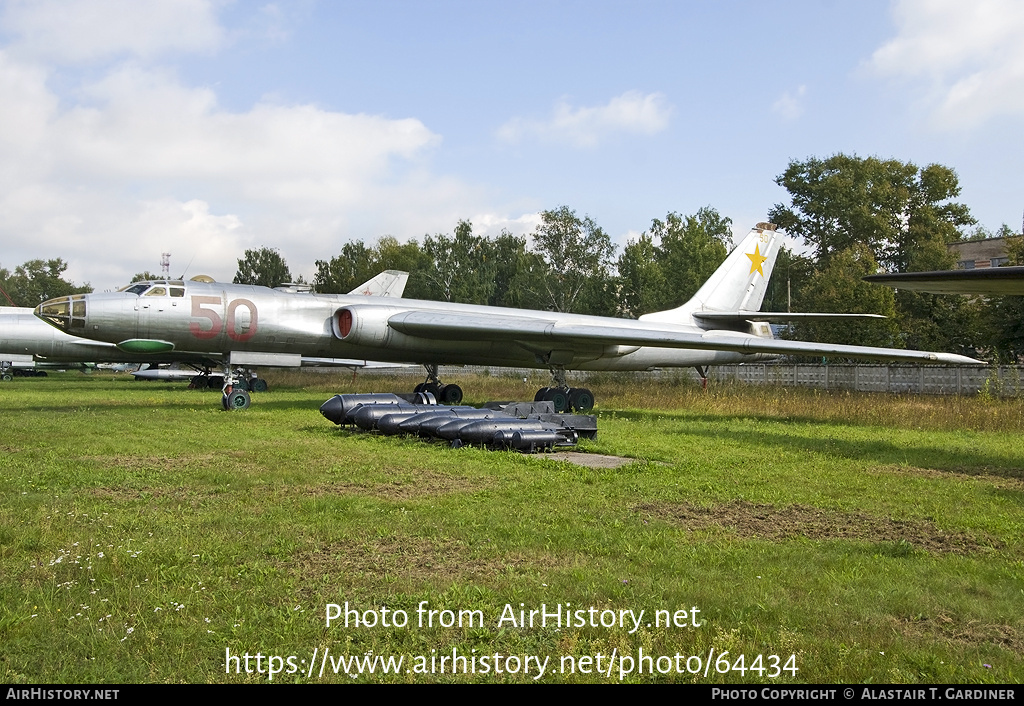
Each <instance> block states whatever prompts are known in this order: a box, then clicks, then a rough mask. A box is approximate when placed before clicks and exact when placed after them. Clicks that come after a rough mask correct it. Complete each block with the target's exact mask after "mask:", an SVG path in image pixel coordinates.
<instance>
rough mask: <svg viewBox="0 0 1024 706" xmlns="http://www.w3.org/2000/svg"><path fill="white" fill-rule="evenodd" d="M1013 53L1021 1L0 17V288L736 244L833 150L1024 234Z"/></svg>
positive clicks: (89, 10) (24, 11) (128, 11)
mask: <svg viewBox="0 0 1024 706" xmlns="http://www.w3.org/2000/svg"><path fill="white" fill-rule="evenodd" d="M1022 37H1024V3H1021V2H1019V0H975V1H974V2H970V3H966V2H961V1H960V0H893V1H891V2H887V1H881V0H866V1H864V0H862V1H861V2H856V3H851V2H838V1H833V0H808V1H806V2H799V1H792V2H786V1H783V0H779V1H777V2H764V1H760V0H759V1H751V2H741V1H739V0H737V1H735V2H716V3H710V2H708V3H695V2H694V3H691V2H672V1H669V2H658V1H655V0H647V1H645V2H639V3H626V2H623V1H621V0H620V1H619V2H601V1H600V0H580V1H568V0H566V1H563V2H558V1H557V0H555V1H551V0H546V1H543V2H532V1H523V2H519V1H517V0H505V1H504V2H501V3H496V2H479V1H469V0H467V1H464V2H463V1H459V2H455V1H450V2H446V1H440V0H439V1H436V2H428V1H413V0H404V1H391V0H376V1H375V2H362V1H360V2H343V1H341V0H330V1H328V0H322V1H320V2H316V1H315V0H295V1H294V2H278V3H266V2H258V1H253V2H247V1H245V0H236V1H235V2H228V1H226V0H224V1H222V0H146V2H138V1H137V0H83V1H81V2H79V1H77V0H0V245H2V247H0V266H3V267H7V268H8V269H12V268H13V267H14V266H15V265H17V264H20V263H22V262H24V261H26V260H29V259H33V258H53V257H62V258H64V259H65V260H66V261H67V262H68V263H69V264H70V267H69V270H68V272H67V276H68V277H69V278H71V279H73V280H74V281H76V282H86V281H87V282H90V283H91V284H92V285H93V286H94V287H96V288H97V289H100V290H102V289H109V288H113V287H116V286H118V285H120V284H123V283H124V282H125V281H127V279H128V278H129V277H130V276H131V275H132V274H133V273H134V272H137V271H141V270H146V269H148V270H151V271H159V259H160V253H161V252H171V253H172V257H171V263H172V267H171V269H172V270H173V272H172V274H175V275H179V274H181V272H182V271H183V270H185V269H186V267H188V271H187V276H191V275H193V274H197V273H207V274H210V275H213V276H214V277H217V278H218V279H228V280H229V279H230V278H231V277H232V276H233V274H234V271H235V267H236V260H237V258H238V257H240V256H241V254H242V252H243V251H244V249H246V248H254V247H260V246H269V247H276V248H278V249H279V250H280V251H281V253H282V254H283V255H284V256H285V258H286V259H287V260H288V262H289V264H290V265H291V269H292V272H293V274H295V275H297V274H300V273H302V274H304V275H306V276H307V277H310V276H311V275H312V274H313V272H314V271H315V268H314V265H313V262H314V261H315V260H316V259H318V258H324V259H326V258H328V257H331V256H333V255H336V254H337V253H338V252H339V250H340V248H341V244H342V243H344V242H345V241H347V240H351V239H361V240H365V241H367V242H374V241H375V240H376V239H377V238H378V237H379V236H381V235H384V234H391V235H394V236H396V237H397V238H399V239H400V240H406V239H408V238H422V237H423V235H424V234H426V233H437V232H448V233H450V232H451V231H452V229H453V228H454V226H455V223H456V222H457V221H458V220H459V219H460V218H468V219H470V220H471V221H472V222H473V224H474V228H475V231H476V232H477V233H484V234H497V233H498V232H499V231H500V230H501V229H502V228H508V229H509V230H511V231H512V232H514V233H516V234H528V233H529V232H530V231H532V230H533V227H534V225H535V224H536V222H537V215H536V214H537V212H538V211H540V210H542V209H546V208H554V207H557V206H560V205H563V204H564V205H568V206H569V207H570V208H573V209H575V210H576V211H577V212H578V213H580V214H581V215H584V214H586V215H590V216H591V217H592V218H594V220H596V221H597V223H598V224H600V225H601V226H602V227H604V228H605V230H607V231H608V232H609V233H610V234H611V235H612V237H613V239H614V240H615V241H616V242H617V243H619V244H620V245H621V244H624V243H625V242H626V240H627V239H628V238H630V237H635V236H636V235H637V234H638V233H640V232H641V231H643V230H645V229H646V228H647V227H648V226H649V224H650V221H651V219H652V218H655V217H664V215H665V214H666V213H668V212H670V211H677V212H680V213H693V212H695V211H696V210H697V209H698V208H700V207H702V206H705V205H711V206H714V207H715V208H717V209H718V210H719V211H720V212H721V213H722V214H724V215H726V216H729V217H731V218H732V219H733V221H734V222H735V226H736V230H737V233H740V232H745V231H746V230H747V229H748V228H749V227H750V226H751V225H753V223H755V222H756V221H758V220H762V219H764V217H765V214H766V212H767V211H768V209H769V208H771V206H772V205H773V204H775V203H779V202H783V201H785V200H786V193H785V192H784V191H783V190H782V189H781V188H779V187H778V186H777V185H776V184H775V183H774V180H775V178H776V177H777V176H778V175H779V174H781V173H782V171H783V170H784V169H785V168H786V166H787V164H788V163H789V162H790V160H802V159H805V158H807V157H810V156H818V157H827V156H829V155H831V154H834V153H837V152H846V153H855V154H858V155H861V156H879V157H884V158H896V159H900V160H906V161H912V162H915V163H916V164H918V165H920V166H924V165H926V164H929V163H933V162H937V163H940V164H944V165H947V166H949V167H952V168H954V169H955V170H956V171H957V173H958V174H959V176H960V182H961V185H962V187H963V192H962V195H961V198H962V200H963V201H964V202H965V203H967V205H968V206H970V208H971V209H972V212H973V213H974V215H975V217H976V218H978V220H979V221H980V222H981V224H982V225H984V226H986V227H988V228H991V229H995V228H998V227H999V226H1000V224H1002V223H1004V222H1005V223H1008V224H1010V226H1011V227H1012V228H1014V230H1018V231H1019V229H1020V224H1021V218H1022V211H1024V188H1022V187H1024V169H1022V163H1024V160H1022V157H1024V139H1022V138H1021V134H1022V132H1024V130H1022V127H1024V41H1022V40H1021V38H1022Z"/></svg>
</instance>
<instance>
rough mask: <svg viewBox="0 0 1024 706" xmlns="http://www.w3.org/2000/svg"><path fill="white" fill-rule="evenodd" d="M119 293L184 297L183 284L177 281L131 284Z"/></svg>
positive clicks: (122, 288)
mask: <svg viewBox="0 0 1024 706" xmlns="http://www.w3.org/2000/svg"><path fill="white" fill-rule="evenodd" d="M117 291H119V292H129V293H130V294H138V295H139V296H140V297H166V296H171V297H176V298H181V297H184V296H185V283H184V282H182V281H181V280H180V279H179V280H163V279H158V280H152V281H149V282H133V283H132V284H129V285H127V286H124V287H121V288H120V289H119V290H117Z"/></svg>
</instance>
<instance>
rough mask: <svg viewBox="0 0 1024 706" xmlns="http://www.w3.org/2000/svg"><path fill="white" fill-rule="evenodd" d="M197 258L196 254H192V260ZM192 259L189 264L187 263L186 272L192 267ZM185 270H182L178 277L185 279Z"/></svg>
mask: <svg viewBox="0 0 1024 706" xmlns="http://www.w3.org/2000/svg"><path fill="white" fill-rule="evenodd" d="M195 259H196V256H195V255H193V256H192V260H195ZM192 260H189V261H188V264H187V265H185V272H188V268H190V267H192ZM185 272H182V273H181V276H180V277H178V279H185Z"/></svg>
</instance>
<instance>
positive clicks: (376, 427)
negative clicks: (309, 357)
mask: <svg viewBox="0 0 1024 706" xmlns="http://www.w3.org/2000/svg"><path fill="white" fill-rule="evenodd" d="M320 413H321V414H322V415H324V417H326V418H327V419H329V420H330V421H332V422H334V423H335V424H338V425H339V426H352V427H356V428H358V429H362V430H363V431H368V432H376V433H378V434H382V435H386V436H393V435H397V434H405V435H410V436H419V437H420V438H423V439H431V440H440V441H444V442H447V443H449V444H451V446H452V447H453V448H458V447H461V446H482V447H485V448H489V449H514V450H516V451H521V452H523V453H536V452H539V451H550V450H552V449H555V448H558V447H565V446H575V445H576V441H577V440H578V439H579V438H580V437H584V438H589V439H593V438H594V437H596V436H597V418H596V417H594V416H593V415H586V414H558V413H556V412H555V409H554V405H553V404H552V403H551V402H550V401H539V402H487V403H485V404H484V405H483V406H482V407H470V406H462V405H454V406H447V405H439V404H436V403H435V402H434V401H433V396H432V395H424V394H422V393H421V394H414V395H394V394H390V393H388V394H361V395H335V396H334V397H332V398H331V399H329V400H327V401H326V402H324V403H323V404H322V405H321V406H320Z"/></svg>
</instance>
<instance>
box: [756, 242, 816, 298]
mask: <svg viewBox="0 0 1024 706" xmlns="http://www.w3.org/2000/svg"><path fill="white" fill-rule="evenodd" d="M815 271H816V268H815V265H814V260H813V259H811V258H809V257H804V256H803V255H797V254H796V253H794V252H793V251H792V250H790V249H789V248H787V247H785V246H783V247H781V248H780V249H779V256H778V258H777V259H776V260H775V269H774V270H773V271H772V276H771V279H769V280H768V289H767V291H765V295H764V302H762V304H761V310H762V311H810V308H809V307H808V305H807V304H806V302H805V301H804V298H803V291H804V288H805V287H806V286H807V283H808V282H809V281H810V279H811V276H812V275H813V274H814V272H815Z"/></svg>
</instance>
